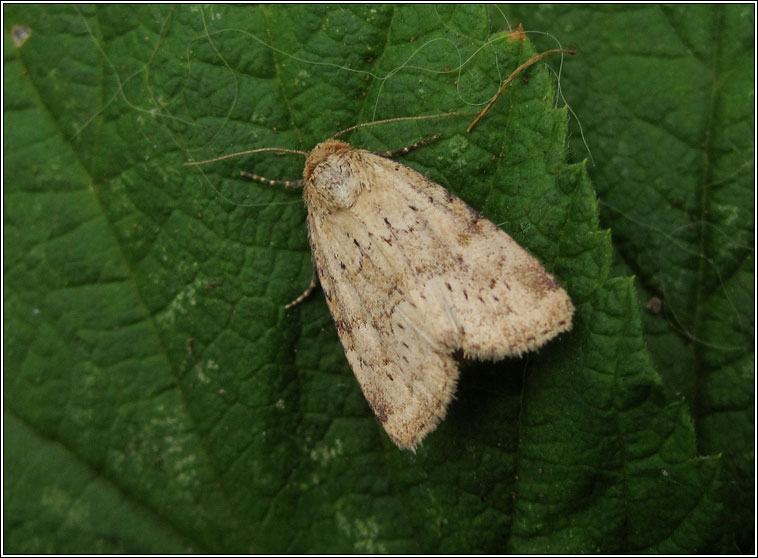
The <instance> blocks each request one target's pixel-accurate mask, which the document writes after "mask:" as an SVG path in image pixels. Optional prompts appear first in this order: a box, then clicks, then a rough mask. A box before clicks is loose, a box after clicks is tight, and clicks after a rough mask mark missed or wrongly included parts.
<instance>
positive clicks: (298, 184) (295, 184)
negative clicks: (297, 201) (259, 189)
mask: <svg viewBox="0 0 758 558" xmlns="http://www.w3.org/2000/svg"><path fill="white" fill-rule="evenodd" d="M240 175H242V176H245V177H247V178H250V179H252V180H257V181H258V182H263V183H264V184H268V185H269V186H284V187H285V188H302V187H303V185H304V184H305V180H303V179H302V178H300V179H299V180H273V179H271V178H266V177H265V176H260V175H258V174H253V173H251V172H245V171H240Z"/></svg>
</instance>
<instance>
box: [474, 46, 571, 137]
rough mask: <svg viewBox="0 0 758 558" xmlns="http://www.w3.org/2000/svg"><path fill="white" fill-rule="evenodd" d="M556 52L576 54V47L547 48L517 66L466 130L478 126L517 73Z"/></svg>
mask: <svg viewBox="0 0 758 558" xmlns="http://www.w3.org/2000/svg"><path fill="white" fill-rule="evenodd" d="M554 52H564V53H566V54H571V55H572V56H573V55H574V54H576V49H575V48H572V49H570V50H569V49H565V48H553V49H550V50H546V51H545V52H541V53H539V54H537V55H535V56H532V57H531V58H530V59H529V60H527V61H526V62H524V63H523V64H521V66H519V67H518V68H516V69H515V70H513V72H512V73H511V75H509V76H508V79H506V80H505V81H504V82H503V84H502V85H501V86H500V89H498V90H497V93H495V96H494V97H492V99H490V102H489V103H487V106H486V107H484V108H483V109H482V112H480V113H479V114H478V115H477V116H476V118H474V121H473V122H472V123H471V124H469V126H468V128H466V131H467V132H471V130H473V129H474V126H476V125H477V123H478V122H479V121H480V120H481V119H482V117H483V116H484V115H485V114H487V111H489V110H490V107H491V106H492V105H494V104H495V102H496V101H497V100H498V99H499V98H500V95H502V94H503V91H505V88H506V87H508V85H509V84H510V83H511V82H512V81H513V79H514V78H515V77H516V76H517V75H519V74H520V73H521V72H523V71H524V70H526V69H527V68H528V67H529V66H531V65H532V64H535V63H536V62H539V61H540V60H542V59H543V58H545V56H547V55H548V54H553V53H554Z"/></svg>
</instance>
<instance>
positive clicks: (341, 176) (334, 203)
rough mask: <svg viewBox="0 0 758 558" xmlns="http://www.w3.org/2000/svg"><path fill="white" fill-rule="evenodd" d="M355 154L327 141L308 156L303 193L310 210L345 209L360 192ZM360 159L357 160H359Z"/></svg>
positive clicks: (343, 146) (347, 147)
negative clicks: (310, 207) (316, 208)
mask: <svg viewBox="0 0 758 558" xmlns="http://www.w3.org/2000/svg"><path fill="white" fill-rule="evenodd" d="M357 154H358V150H355V149H353V148H352V147H350V145H348V144H347V143H345V142H344V141H339V140H334V139H330V140H326V141H325V142H323V143H320V144H318V145H317V146H316V147H314V148H313V150H312V151H311V152H310V153H309V154H308V158H307V159H306V161H305V170H304V171H303V178H304V179H305V191H304V192H303V194H304V196H305V197H306V200H307V201H308V202H309V204H308V205H309V206H311V205H312V204H317V206H320V207H322V208H324V209H332V210H337V209H347V208H349V207H352V206H353V204H354V203H355V200H356V199H358V196H359V195H360V193H361V192H362V191H363V188H364V186H363V182H364V181H363V180H361V176H363V171H362V169H361V167H360V165H357V164H356V156H358V155H357ZM358 157H359V156H358Z"/></svg>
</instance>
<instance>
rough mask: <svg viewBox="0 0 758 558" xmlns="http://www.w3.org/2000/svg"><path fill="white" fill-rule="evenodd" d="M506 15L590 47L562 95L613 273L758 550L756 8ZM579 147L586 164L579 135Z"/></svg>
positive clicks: (559, 9) (549, 9)
mask: <svg viewBox="0 0 758 558" xmlns="http://www.w3.org/2000/svg"><path fill="white" fill-rule="evenodd" d="M506 13H507V15H508V16H509V17H510V18H511V23H512V24H513V25H516V24H518V22H520V21H523V23H524V25H525V27H527V28H528V29H545V30H548V31H550V32H551V33H553V34H554V35H556V36H558V37H560V39H561V41H562V42H563V43H564V44H576V45H578V46H579V50H580V56H577V57H576V59H575V60H574V59H572V60H571V65H570V67H567V71H566V72H565V73H564V74H563V78H564V79H563V80H562V88H563V91H564V93H565V95H566V98H567V99H569V100H570V102H571V103H572V105H573V108H574V110H575V111H576V112H577V114H578V115H579V118H580V121H581V124H582V127H583V129H584V134H585V137H586V138H587V139H588V141H589V144H590V147H591V148H592V154H593V158H594V161H595V165H594V167H593V166H591V167H590V174H591V175H592V178H593V184H594V186H595V188H596V189H597V190H598V194H599V197H600V199H601V200H602V201H601V222H602V223H603V225H604V226H606V227H609V228H610V229H612V231H613V240H614V247H615V255H616V256H617V261H616V267H617V268H618V270H619V272H620V273H623V274H634V275H635V276H636V278H637V286H638V287H639V299H640V304H641V306H642V307H643V310H642V312H643V315H644V325H645V339H646V342H647V344H648V347H649V349H650V351H651V355H652V357H653V361H654V362H655V364H656V368H657V369H658V370H659V371H660V372H661V374H662V376H663V378H664V380H665V382H666V383H667V384H668V385H669V386H670V387H671V389H672V390H673V391H674V392H675V393H679V394H681V395H682V396H683V397H685V399H686V401H687V402H688V404H689V406H690V409H691V412H692V415H693V420H694V422H695V427H696V431H697V443H698V449H699V452H700V453H702V454H717V453H720V454H722V455H723V456H724V465H725V474H726V477H725V480H726V483H725V484H726V485H727V486H729V487H731V491H730V496H729V501H730V505H729V508H730V510H731V514H730V515H731V518H732V521H733V522H734V529H735V530H736V533H735V536H736V542H737V543H738V545H739V547H740V549H741V551H742V552H748V553H749V552H754V548H753V544H754V523H755V521H754V519H752V518H754V517H755V501H754V495H755V484H754V478H755V477H754V453H755V443H754V441H755V425H754V416H755V401H754V383H755V360H754V353H755V341H754V340H755V318H754V310H755V298H754V287H755V277H754V268H755V242H754V239H755V229H754V223H755V214H754V207H755V203H754V196H755V189H754V186H755V183H754V176H755V168H754V160H755V147H754V146H755V129H754V126H753V122H754V114H755V113H754V110H755V97H754V95H755V91H754V69H755V57H754V50H753V46H754V41H755V34H754V28H753V24H752V22H753V21H754V18H755V6H754V5H731V6H728V5H722V6H652V5H650V6H634V7H632V6H623V7H612V8H609V7H604V8H602V9H591V10H586V9H580V10H577V9H574V8H571V7H569V6H540V7H539V9H535V8H534V7H524V8H518V9H516V10H506ZM631 30H633V31H631ZM534 36H535V37H537V38H539V35H534ZM542 46H543V47H547V48H552V46H553V44H552V43H550V42H545V43H544V44H543V45H542ZM575 132H578V130H575ZM572 148H573V150H574V152H575V153H578V154H580V156H581V154H582V153H585V148H584V146H583V145H582V144H581V138H580V136H579V134H578V133H574V140H573V141H572ZM652 297H657V298H658V299H660V300H661V301H662V302H663V308H662V309H663V311H662V312H661V313H659V314H656V313H654V312H650V311H647V310H645V309H644V306H645V305H646V304H647V303H648V301H649V300H651V298H652Z"/></svg>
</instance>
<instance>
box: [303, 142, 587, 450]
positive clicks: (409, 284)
mask: <svg viewBox="0 0 758 558" xmlns="http://www.w3.org/2000/svg"><path fill="white" fill-rule="evenodd" d="M303 179H304V182H303V188H304V189H303V198H304V200H305V204H306V206H307V209H308V217H307V227H308V236H309V239H310V244H311V249H312V252H313V259H314V264H315V268H316V270H317V272H318V278H319V281H320V283H321V287H322V289H323V291H324V295H325V297H326V301H327V304H328V306H329V310H330V311H331V314H332V317H333V319H334V323H335V325H336V327H337V333H338V334H339V338H340V341H341V342H342V345H343V347H344V349H345V355H346V356H347V360H348V362H349V363H350V366H351V367H352V369H353V372H354V373H355V376H356V378H357V380H358V383H359V384H360V386H361V389H362V390H363V393H364V395H365V396H366V400H367V401H368V403H369V405H370V406H371V408H372V409H373V411H374V414H375V415H376V418H377V419H378V420H379V422H380V423H381V424H382V426H383V427H384V429H385V431H386V432H387V434H388V435H389V437H390V438H391V439H392V441H393V442H395V444H397V445H398V446H399V447H400V448H403V449H411V450H415V448H416V447H417V446H418V444H419V443H420V442H421V440H423V438H424V437H425V436H426V435H427V434H429V433H430V432H431V431H433V430H434V429H435V428H436V427H437V425H438V423H439V422H440V420H442V419H443V418H444V416H445V413H446V410H447V407H448V405H449V404H450V401H451V399H452V398H453V395H454V393H455V389H456V383H457V380H458V362H457V360H456V356H455V355H456V354H458V353H460V352H462V354H463V356H465V357H467V358H475V359H491V360H499V359H502V358H504V357H507V356H519V355H521V354H522V353H524V352H526V351H532V350H534V349H537V348H538V347H540V346H542V345H543V344H545V343H546V342H547V341H549V340H550V339H552V338H553V337H555V336H556V335H558V334H559V333H561V332H563V331H567V330H569V329H570V328H571V317H572V314H573V310H574V308H573V306H572V304H571V300H570V299H569V297H568V295H567V294H566V292H565V291H564V290H563V289H562V288H561V287H560V285H559V284H558V282H557V281H556V280H555V279H554V278H553V276H552V275H550V274H549V273H548V272H547V271H545V269H544V268H543V267H542V265H541V264H540V263H539V262H538V261H537V260H536V259H535V258H534V257H533V256H531V255H530V254H529V253H528V252H527V251H526V250H525V249H523V248H522V247H521V246H519V245H518V244H517V243H516V242H515V241H514V240H513V239H512V238H511V237H510V236H508V235H507V234H506V233H505V232H503V231H502V230H501V229H500V228H498V227H497V226H496V225H495V224H494V223H492V222H491V221H488V220H487V219H485V218H484V217H483V216H482V215H481V214H479V213H478V212H477V211H475V210H474V209H472V208H471V207H469V206H468V205H467V204H466V203H465V202H463V200H461V199H460V198H458V197H456V196H454V195H453V194H451V193H450V192H448V191H447V190H445V189H444V188H443V187H442V186H440V185H438V184H435V183H434V182H431V181H430V180H428V179H427V178H425V177H424V176H423V175H421V174H419V173H418V172H416V171H414V170H413V169H411V168H409V167H407V166H404V165H402V164H400V163H397V162H396V161H393V160H390V159H387V158H385V157H382V156H381V155H377V154H374V153H371V152H368V151H364V150H361V149H355V148H353V147H351V146H350V145H349V144H347V143H345V142H342V141H339V140H328V141H325V142H323V143H321V144H319V145H317V146H316V147H315V148H314V149H313V150H312V151H311V152H310V153H309V154H308V157H307V159H306V162H305V170H304V172H303Z"/></svg>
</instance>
